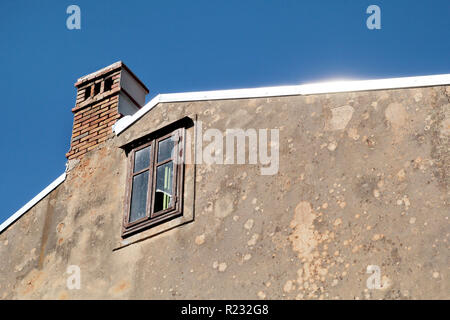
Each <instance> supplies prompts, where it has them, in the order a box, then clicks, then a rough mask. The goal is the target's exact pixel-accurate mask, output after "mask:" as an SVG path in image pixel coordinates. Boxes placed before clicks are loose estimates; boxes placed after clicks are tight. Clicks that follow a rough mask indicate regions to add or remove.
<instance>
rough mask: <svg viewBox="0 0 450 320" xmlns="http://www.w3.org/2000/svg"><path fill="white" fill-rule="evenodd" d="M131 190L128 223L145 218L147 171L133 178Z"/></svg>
mask: <svg viewBox="0 0 450 320" xmlns="http://www.w3.org/2000/svg"><path fill="white" fill-rule="evenodd" d="M132 188H133V189H132V193H131V208H130V219H129V222H133V221H136V220H139V219H141V218H143V217H145V209H146V206H147V190H148V171H145V172H143V173H141V174H138V175H137V176H135V177H133V187H132Z"/></svg>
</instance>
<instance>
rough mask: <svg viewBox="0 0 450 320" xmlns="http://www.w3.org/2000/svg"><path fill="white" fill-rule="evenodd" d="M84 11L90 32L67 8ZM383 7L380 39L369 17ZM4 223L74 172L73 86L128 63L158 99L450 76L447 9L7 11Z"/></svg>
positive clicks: (180, 5)
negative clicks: (71, 24)
mask: <svg viewBox="0 0 450 320" xmlns="http://www.w3.org/2000/svg"><path fill="white" fill-rule="evenodd" d="M71 4H76V5H78V6H79V7H80V8H81V30H68V29H67V28H66V19H67V17H68V16H69V15H68V14H66V8H67V7H68V6H69V5H71ZM371 4H376V5H378V6H379V7H380V8H381V30H369V29H368V28H367V27H366V19H367V17H368V16H369V15H368V14H366V8H367V7H368V6H369V5H371ZM0 15H1V16H0V39H1V50H0V58H1V59H0V64H1V71H2V72H1V76H0V88H1V89H0V93H1V98H2V102H1V104H2V105H1V109H2V110H1V111H2V112H1V118H2V119H1V131H2V132H1V135H0V146H1V154H2V156H1V157H0V165H1V168H3V173H2V175H1V181H0V200H1V208H0V222H2V221H4V220H5V219H7V218H8V217H9V216H10V215H12V214H13V213H14V212H15V211H16V210H18V209H19V208H20V207H22V206H23V205H24V204H25V203H26V202H28V201H29V200H30V199H31V198H33V197H34V196H35V195H36V194H37V193H38V192H40V191H41V190H42V189H43V188H45V187H46V186H47V185H48V184H49V183H51V182H52V181H53V180H54V179H55V178H57V177H58V176H59V175H60V174H61V173H62V172H63V171H64V168H65V163H66V159H65V153H66V152H67V151H68V149H69V143H70V136H71V128H72V120H73V117H72V113H71V111H70V109H71V108H72V107H73V106H74V104H75V93H76V92H75V88H74V86H73V84H74V83H75V81H76V79H77V78H79V77H80V76H83V75H85V74H88V73H91V72H93V71H96V70H97V69H100V68H102V67H104V66H106V65H109V64H111V63H113V62H115V61H118V60H122V61H124V62H125V63H126V64H127V65H128V66H129V67H130V68H131V70H133V71H134V72H135V73H136V75H137V76H138V77H139V78H140V79H141V80H142V81H143V82H144V83H145V84H146V85H147V87H148V88H149V89H150V94H149V95H148V96H147V100H149V99H150V98H151V97H153V96H154V95H156V94H158V93H169V92H182V91H195V90H213V89H231V88H246V87H260V86H272V85H284V84H286V85H287V84H299V83H305V82H311V81H319V80H327V79H335V78H349V79H373V78H388V77H401V76H416V75H417V76H418V75H429V74H442V73H450V41H449V39H450V1H449V0H430V1H413V0H409V1H406V0H395V1H392V0H389V1H379V0H371V1H364V0H361V1H357V0H353V1H350V0H347V1H345V0H340V1H336V0H329V1H320V0H308V1H300V0H291V1H281V0H278V1H262V0H259V1H242V0H240V1H234V0H227V1H214V0H208V1H197V0H192V1H133V0H128V1H111V0H108V1H100V0H96V1H92V0H91V1H80V0H73V1H62V0H59V1H20V0H16V1H12V0H2V1H1V2H0Z"/></svg>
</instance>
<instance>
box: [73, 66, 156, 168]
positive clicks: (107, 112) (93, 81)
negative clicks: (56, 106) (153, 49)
mask: <svg viewBox="0 0 450 320" xmlns="http://www.w3.org/2000/svg"><path fill="white" fill-rule="evenodd" d="M75 87H76V88H77V98H76V102H75V107H74V108H73V109H72V112H73V114H74V121H73V129H72V140H71V143H70V150H69V152H68V153H67V154H66V157H67V158H68V159H69V160H72V159H79V158H81V157H82V156H83V155H84V154H85V153H86V152H88V151H90V150H92V149H94V148H96V147H97V146H98V145H99V144H101V143H102V142H104V141H106V140H107V139H109V138H111V137H112V136H113V135H114V134H113V132H112V128H111V127H112V125H113V124H114V123H115V122H116V121H117V120H118V119H120V118H121V117H123V116H125V115H132V114H134V113H135V112H136V111H137V110H139V109H140V108H141V107H142V106H143V105H144V103H145V96H146V95H147V94H148V89H147V87H146V86H145V85H144V84H143V83H142V82H141V81H140V80H139V79H138V78H137V77H136V76H135V75H134V74H133V73H132V72H131V70H130V69H129V68H128V67H127V66H126V65H125V64H124V63H123V62H121V61H119V62H116V63H114V64H112V65H110V66H108V67H106V68H103V69H101V70H98V71H96V72H94V73H91V74H88V75H86V76H84V77H81V78H79V79H78V81H77V82H76V83H75Z"/></svg>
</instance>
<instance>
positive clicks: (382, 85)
mask: <svg viewBox="0 0 450 320" xmlns="http://www.w3.org/2000/svg"><path fill="white" fill-rule="evenodd" d="M448 84H450V74H438V75H432V76H419V77H404V78H391V79H378V80H351V81H333V82H322V83H313V84H303V85H295V86H281V87H264V88H254V89H233V90H215V91H198V92H182V93H169V94H158V95H157V96H156V97H154V98H153V99H152V100H151V101H149V102H148V103H147V104H146V105H145V106H143V107H142V108H141V109H140V110H139V111H137V112H136V113H135V114H134V115H132V116H126V117H124V118H122V119H120V120H119V121H117V122H116V124H115V125H114V126H113V131H114V132H115V134H116V135H119V134H120V133H121V132H122V131H124V130H125V129H127V128H128V127H129V126H131V125H132V124H133V123H135V122H136V121H137V120H139V119H140V118H141V117H142V116H143V115H144V114H146V113H147V112H148V111H150V110H151V109H153V107H155V106H156V105H157V104H158V103H160V102H181V101H204V100H221V99H245V98H263V97H276V96H292V95H308V94H320V93H336V92H349V91H365V90H382V89H400V88H414V87H428V86H439V85H448Z"/></svg>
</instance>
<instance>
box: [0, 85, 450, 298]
mask: <svg viewBox="0 0 450 320" xmlns="http://www.w3.org/2000/svg"><path fill="white" fill-rule="evenodd" d="M186 117H188V118H189V119H191V120H192V122H193V123H194V125H193V126H191V127H189V128H188V129H187V131H188V132H190V133H191V134H192V135H191V136H192V137H193V138H192V139H191V141H190V142H189V143H188V146H187V149H190V151H191V155H193V156H194V157H196V158H197V159H198V156H199V154H198V153H199V152H200V151H199V150H197V149H196V148H194V144H195V142H196V141H197V142H198V141H199V139H201V138H202V137H201V136H200V135H199V134H198V133H197V134H195V129H196V127H197V126H198V124H199V123H200V122H201V124H202V130H203V132H205V131H207V130H208V129H211V128H214V129H218V131H220V132H226V130H227V129H230V128H240V129H243V130H248V129H255V130H256V131H258V130H259V129H269V130H270V129H277V130H278V132H279V167H278V170H277V172H276V173H275V174H268V175H263V174H261V167H265V165H264V164H261V163H256V164H253V163H248V161H247V162H246V163H245V164H207V163H195V162H193V163H188V164H186V165H185V180H184V192H183V216H182V217H178V218H175V219H173V220H170V221H168V222H165V223H163V224H160V225H158V226H156V227H153V228H150V229H147V230H145V231H142V232H139V233H137V234H135V235H133V236H131V237H127V238H125V239H123V238H122V237H121V235H122V223H123V217H124V203H125V198H126V185H127V174H128V169H129V168H128V166H129V162H128V154H127V152H125V151H124V149H123V148H122V146H124V145H126V144H127V143H129V142H131V141H134V140H137V139H138V138H141V137H144V136H145V135H147V134H150V133H152V132H154V131H156V130H158V129H160V128H163V127H165V126H167V125H169V124H171V123H173V122H176V121H178V120H180V119H183V118H186ZM449 136H450V86H448V85H436V86H426V87H416V88H401V89H386V90H362V91H355V92H341V93H321V94H309V95H290V96H273V97H261V98H258V97H255V98H246V99H233V98H230V99H217V100H203V101H184V102H183V101H179V102H160V103H158V104H156V106H155V107H153V108H152V109H151V110H149V111H148V112H146V113H145V114H144V115H143V116H142V117H141V118H139V120H137V121H136V122H134V123H133V124H131V125H130V126H129V127H127V128H126V129H125V130H123V131H122V132H121V133H120V134H119V135H112V136H111V138H110V139H107V140H106V141H104V142H102V143H100V144H99V145H98V147H97V148H94V149H92V150H89V151H88V152H87V153H85V154H84V156H83V157H81V158H80V159H76V161H72V160H71V161H70V162H69V166H68V170H67V176H66V179H65V181H64V182H62V183H61V184H60V185H59V186H57V187H56V188H55V189H54V190H53V191H51V192H50V193H49V194H48V195H47V196H46V197H44V198H43V199H42V200H40V201H39V202H38V203H37V204H36V205H34V206H33V207H32V208H31V209H29V210H28V211H27V212H26V213H25V214H23V215H22V216H21V217H20V218H19V219H18V220H17V221H15V222H14V223H12V224H11V225H9V226H8V228H6V229H5V230H3V231H2V233H1V234H0V298H2V299H92V298H100V299H322V298H323V299H379V298H382V299H448V298H450V288H449V278H448V277H449V243H448V241H449V234H450V228H449V220H448V217H449V212H450V210H449V208H450V206H449V175H450V171H449V163H450V162H449V161H450V152H449ZM203 144H204V146H205V145H208V142H205V141H203ZM224 145H225V143H224ZM72 265H75V266H78V267H79V268H80V272H81V286H80V289H69V288H68V286H67V279H68V278H69V277H70V275H69V274H68V273H67V269H68V267H69V266H72ZM368 268H369V270H378V271H379V279H380V286H379V287H371V286H368V285H367V280H368V278H369V277H371V274H369V273H367V270H368ZM377 268H378V269H377ZM373 283H376V281H375V282H373Z"/></svg>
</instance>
